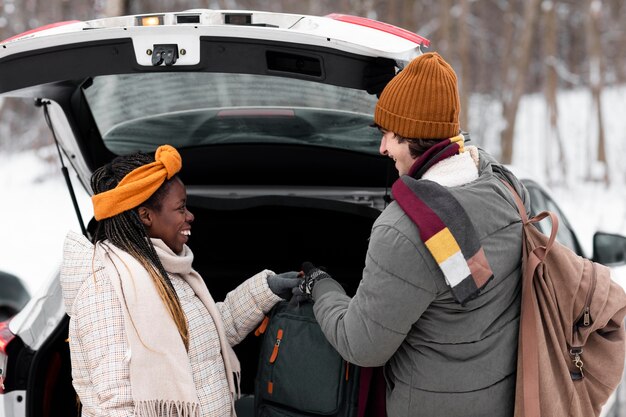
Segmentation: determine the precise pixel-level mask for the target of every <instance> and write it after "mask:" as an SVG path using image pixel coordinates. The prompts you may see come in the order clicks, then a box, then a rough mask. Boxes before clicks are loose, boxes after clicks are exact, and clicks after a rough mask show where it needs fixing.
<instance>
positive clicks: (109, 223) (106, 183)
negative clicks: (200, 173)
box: [91, 152, 189, 349]
mask: <svg viewBox="0 0 626 417" xmlns="http://www.w3.org/2000/svg"><path fill="white" fill-rule="evenodd" d="M152 162H154V158H153V157H151V156H150V155H148V154H145V153H142V152H138V153H134V154H131V155H124V156H118V157H116V158H115V159H113V161H111V162H110V163H108V164H106V165H104V166H102V167H100V168H98V169H97V170H96V171H94V173H93V175H92V176H91V189H92V190H93V192H94V194H98V193H102V192H104V191H108V190H112V189H113V188H115V187H116V186H117V184H119V182H120V181H121V180H122V179H123V178H124V177H125V176H126V175H127V174H128V173H129V172H131V171H132V170H134V169H136V168H139V167H141V166H143V165H147V164H150V163H152ZM175 178H176V176H174V177H172V178H171V179H169V180H166V181H165V182H164V183H163V185H161V187H159V189H158V190H157V191H156V192H155V193H154V194H153V195H152V196H151V197H150V198H149V199H148V200H147V201H146V202H145V203H142V204H141V205H142V206H147V207H150V208H152V209H155V210H159V209H160V207H161V202H162V200H163V197H164V196H165V195H166V194H167V191H168V190H169V188H170V185H171V184H172V182H173V181H174V180H175ZM107 239H108V240H109V241H110V242H111V243H112V244H114V245H115V246H117V247H118V248H121V249H123V250H125V251H126V252H128V253H129V254H130V255H132V256H133V257H134V258H135V259H137V261H139V263H140V264H141V265H142V266H143V267H144V268H145V269H146V270H147V271H148V273H149V274H150V277H151V278H152V280H153V282H154V284H155V286H156V289H157V292H158V294H159V296H160V297H161V300H162V301H163V304H164V305H165V307H166V309H167V311H168V312H169V314H170V316H171V317H172V319H173V320H174V323H175V324H176V327H177V329H178V332H179V333H180V336H181V338H182V340H183V343H184V344H185V348H186V349H189V328H188V327H187V318H186V317H185V313H184V312H183V309H182V307H181V305H180V300H179V299H178V296H177V295H176V291H175V290H174V287H173V285H172V282H171V281H170V279H169V276H168V275H167V272H166V271H165V268H164V267H163V264H162V263H161V260H160V259H159V256H158V255H157V253H156V250H155V249H154V246H153V245H152V241H151V240H150V237H149V236H148V233H147V231H146V228H145V227H144V225H143V223H142V222H141V219H140V217H139V213H138V211H137V209H136V208H135V209H131V210H127V211H125V212H123V213H120V214H117V215H115V216H113V217H109V218H106V219H102V220H100V221H98V224H97V226H96V232H95V234H94V239H93V240H94V243H96V242H100V241H103V240H107Z"/></svg>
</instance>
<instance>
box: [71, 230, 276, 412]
mask: <svg viewBox="0 0 626 417" xmlns="http://www.w3.org/2000/svg"><path fill="white" fill-rule="evenodd" d="M93 255H94V251H93V245H92V244H91V242H89V241H88V240H87V239H86V238H84V237H83V236H81V235H78V234H75V233H70V234H68V236H67V238H66V240H65V245H64V258H63V264H62V267H61V284H62V287H63V298H64V301H65V309H66V312H67V313H68V315H69V316H70V326H69V339H70V351H71V360H72V378H73V384H74V388H75V389H76V392H77V393H78V395H79V397H80V400H81V402H82V405H83V411H82V415H83V416H89V417H91V416H110V417H118V416H119V417H122V416H132V415H133V410H134V404H133V398H132V393H131V385H130V380H129V365H128V362H129V360H130V357H129V355H130V352H129V348H128V343H127V341H126V335H125V329H124V318H123V313H122V307H121V305H120V302H119V300H118V298H117V296H116V294H115V291H114V289H113V287H112V285H111V282H110V280H109V277H108V275H107V272H106V270H105V268H104V266H103V264H102V262H101V260H100V259H94V256H93ZM92 271H95V275H92ZM269 274H272V272H271V271H263V272H260V273H259V274H257V275H255V276H253V277H252V278H250V279H248V280H246V281H245V282H244V283H243V284H241V285H240V286H239V287H237V288H236V289H235V290H233V291H231V292H230V293H228V295H227V296H226V299H225V300H224V302H221V303H217V307H218V309H219V311H220V313H221V315H222V319H223V322H224V325H225V329H226V335H227V338H228V341H229V343H230V344H231V346H234V345H236V344H237V343H239V342H240V341H241V340H243V338H244V337H245V336H246V335H247V334H248V333H249V332H250V331H251V330H252V329H254V328H255V327H256V326H257V325H258V323H259V321H260V320H261V319H262V318H263V316H264V314H265V313H266V312H267V311H269V310H270V309H271V308H272V306H273V305H274V304H276V302H278V301H279V300H280V297H278V296H276V295H274V294H273V293H272V292H271V290H270V289H269V287H268V286H267V275H269ZM170 279H171V280H172V284H173V285H174V289H175V290H176V293H177V294H178V297H179V298H180V301H181V305H182V308H183V310H184V312H185V315H186V316H187V321H188V325H189V336H190V342H189V362H190V364H191V369H192V371H193V380H194V383H195V386H196V389H197V394H198V398H199V400H200V404H201V413H200V414H201V415H202V416H227V415H230V411H231V402H230V393H229V388H228V382H227V379H226V374H225V370H224V364H223V360H222V357H221V353H220V346H219V340H218V336H217V331H216V328H215V324H214V323H213V320H212V319H211V316H210V315H209V312H208V311H207V309H206V307H205V306H204V304H203V303H202V302H201V301H200V300H199V299H198V297H196V295H195V293H194V292H193V290H192V289H191V287H190V286H189V285H188V284H187V282H186V281H184V280H183V279H182V278H181V277H180V276H178V275H173V274H172V275H171V276H170ZM155 326H158V323H155Z"/></svg>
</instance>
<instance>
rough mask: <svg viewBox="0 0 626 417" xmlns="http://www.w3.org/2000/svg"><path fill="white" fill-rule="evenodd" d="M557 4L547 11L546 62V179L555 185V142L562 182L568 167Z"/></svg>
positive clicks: (564, 179) (565, 179)
mask: <svg viewBox="0 0 626 417" xmlns="http://www.w3.org/2000/svg"><path fill="white" fill-rule="evenodd" d="M557 6H558V3H557V2H554V3H551V4H547V5H546V8H545V9H544V10H545V16H544V18H545V28H546V31H545V33H546V34H545V43H544V45H545V57H544V62H545V65H546V89H545V94H546V107H547V109H548V118H549V126H548V141H547V146H546V174H547V175H546V177H547V178H548V182H549V183H551V184H554V183H555V182H556V179H555V172H554V171H555V170H554V169H553V158H552V149H554V146H553V142H555V143H556V145H557V152H558V169H559V170H560V174H561V177H562V178H561V181H567V165H566V160H565V150H564V148H563V141H562V138H561V132H560V130H559V126H558V120H559V109H558V103H557V90H558V84H559V79H558V74H557V71H556V66H557V65H558V59H559V58H558V56H557V54H558V51H557V49H558V37H557V28H558V18H557V14H556V7H557Z"/></svg>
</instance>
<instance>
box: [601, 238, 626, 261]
mask: <svg viewBox="0 0 626 417" xmlns="http://www.w3.org/2000/svg"><path fill="white" fill-rule="evenodd" d="M593 261H595V262H599V263H601V264H604V265H607V266H618V265H626V237H625V236H622V235H615V234H612V233H604V232H596V233H595V234H594V235H593Z"/></svg>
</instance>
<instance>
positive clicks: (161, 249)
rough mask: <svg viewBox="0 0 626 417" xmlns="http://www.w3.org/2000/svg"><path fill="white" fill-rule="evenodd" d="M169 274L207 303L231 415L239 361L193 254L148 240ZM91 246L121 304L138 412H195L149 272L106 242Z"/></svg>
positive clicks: (179, 350)
mask: <svg viewBox="0 0 626 417" xmlns="http://www.w3.org/2000/svg"><path fill="white" fill-rule="evenodd" d="M151 240H152V244H153V245H154V247H155V249H156V251H157V254H158V255H159V258H160V259H161V263H162V264H163V267H164V268H165V270H166V271H167V272H168V274H170V275H173V274H176V275H179V276H181V277H182V278H183V279H184V280H185V281H187V283H188V284H189V286H190V287H191V288H192V289H193V291H194V292H195V294H196V295H197V296H198V298H199V299H200V300H201V301H202V303H203V304H204V305H205V306H206V308H207V310H208V311H209V314H210V315H211V318H212V319H213V322H214V323H215V327H216V329H217V333H218V336H219V341H220V347H221V353H222V358H223V360H224V367H225V370H226V376H227V378H228V386H229V388H230V392H231V415H232V416H235V408H234V400H235V398H236V396H238V390H237V389H236V388H235V381H234V377H233V374H235V375H236V376H237V380H239V374H240V372H241V369H240V365H239V361H238V360H237V356H236V355H235V352H234V351H233V349H232V348H231V347H230V345H229V343H228V341H227V339H226V332H225V330H224V323H223V321H222V318H221V315H220V313H219V310H218V309H217V306H216V305H215V302H214V301H213V298H212V297H211V294H210V293H209V290H208V289H207V287H206V284H205V283H204V281H203V280H202V277H200V275H199V274H198V273H197V272H196V271H194V270H193V269H192V267H191V264H192V262H193V253H192V252H191V249H189V247H188V246H187V245H185V246H184V247H183V251H182V253H181V254H180V255H176V254H175V253H174V252H172V250H171V249H170V248H168V247H167V245H165V243H163V241H162V240H160V239H151ZM96 251H97V252H99V254H100V256H101V257H102V259H103V261H104V265H105V267H106V268H107V270H108V271H109V276H110V277H111V283H112V285H113V288H114V289H115V292H116V294H117V296H118V298H119V300H120V304H121V305H122V310H123V312H124V326H125V329H126V335H127V338H128V344H129V347H130V352H131V356H130V363H129V366H130V384H131V389H132V396H133V401H134V403H135V413H134V415H135V416H137V417H157V416H158V417H160V416H166V417H169V416H181V417H199V416H200V401H199V399H198V395H197V392H196V386H195V384H194V381H193V375H192V371H191V364H190V362H189V356H188V354H187V351H186V350H185V345H184V343H183V341H182V339H181V337H180V334H179V333H178V330H177V328H176V325H175V323H174V320H173V319H172V318H171V316H170V315H169V313H168V312H167V310H166V307H165V305H164V304H163V302H162V301H161V298H160V297H159V294H158V293H157V290H156V287H155V285H154V283H153V281H152V278H151V277H150V275H149V274H148V271H146V270H145V268H144V267H143V266H142V265H141V264H140V263H139V262H138V261H137V260H136V259H135V258H133V257H132V256H131V255H130V254H129V253H127V252H126V251H124V250H122V249H119V248H117V247H116V246H114V245H112V244H111V243H109V242H108V241H105V242H103V243H99V244H98V245H97V246H96Z"/></svg>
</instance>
